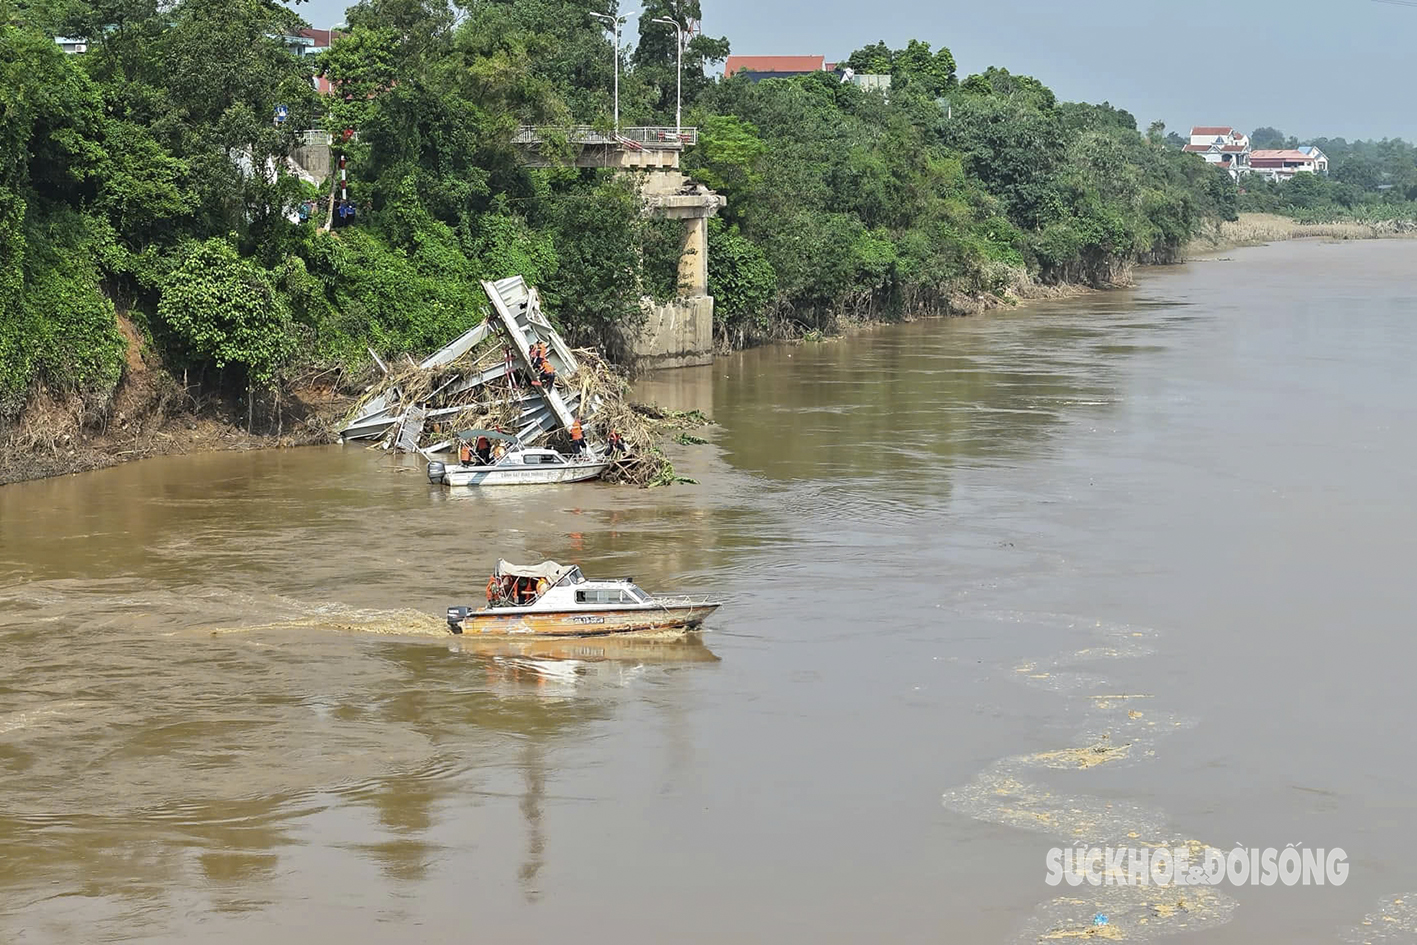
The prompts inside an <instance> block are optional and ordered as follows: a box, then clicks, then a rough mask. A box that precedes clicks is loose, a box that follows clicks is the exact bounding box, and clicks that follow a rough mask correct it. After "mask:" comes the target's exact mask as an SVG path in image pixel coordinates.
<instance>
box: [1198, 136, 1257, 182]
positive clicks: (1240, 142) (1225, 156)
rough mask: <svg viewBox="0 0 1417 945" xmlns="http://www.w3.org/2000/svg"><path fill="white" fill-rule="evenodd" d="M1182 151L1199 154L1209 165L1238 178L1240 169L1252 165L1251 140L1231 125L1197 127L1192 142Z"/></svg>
mask: <svg viewBox="0 0 1417 945" xmlns="http://www.w3.org/2000/svg"><path fill="white" fill-rule="evenodd" d="M1181 150H1182V151H1186V152H1189V153H1191V154H1199V155H1200V156H1201V157H1202V158H1204V159H1205V161H1206V163H1207V164H1218V165H1219V166H1220V167H1223V168H1224V169H1225V170H1226V171H1228V172H1229V173H1230V176H1231V177H1238V176H1239V173H1240V168H1244V167H1248V166H1249V164H1250V138H1249V136H1248V135H1245V134H1242V133H1241V132H1238V131H1236V130H1235V129H1234V128H1231V127H1230V126H1229V125H1197V126H1195V127H1194V128H1192V129H1191V141H1190V143H1189V144H1187V145H1186V146H1185V147H1183V148H1182V149H1181Z"/></svg>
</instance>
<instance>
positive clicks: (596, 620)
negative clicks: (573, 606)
mask: <svg viewBox="0 0 1417 945" xmlns="http://www.w3.org/2000/svg"><path fill="white" fill-rule="evenodd" d="M571 623H605V618H604V617H572V618H571Z"/></svg>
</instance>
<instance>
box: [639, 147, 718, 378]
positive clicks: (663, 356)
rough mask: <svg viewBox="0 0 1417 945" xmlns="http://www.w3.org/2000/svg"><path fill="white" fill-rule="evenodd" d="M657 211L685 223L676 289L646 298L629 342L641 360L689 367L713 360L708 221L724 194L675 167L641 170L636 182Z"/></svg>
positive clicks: (650, 207)
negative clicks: (661, 297)
mask: <svg viewBox="0 0 1417 945" xmlns="http://www.w3.org/2000/svg"><path fill="white" fill-rule="evenodd" d="M640 193H641V195H642V196H643V197H644V201H645V207H646V210H647V211H648V212H649V213H652V214H654V215H655V216H660V217H666V218H668V219H671V220H679V221H681V222H682V224H683V227H684V232H683V240H682V242H681V244H680V246H681V249H680V253H679V294H678V297H677V298H675V299H674V300H672V301H670V302H664V303H655V302H654V301H653V300H651V299H645V300H644V303H643V304H644V308H645V315H646V317H645V325H644V327H643V329H642V330H641V331H640V334H639V337H637V338H636V339H634V342H633V344H632V345H631V347H632V349H633V350H634V353H635V357H636V359H637V361H638V362H639V363H640V365H641V366H643V367H647V368H669V367H687V366H689V365H692V364H708V363H709V362H711V361H712V360H713V297H712V296H711V295H709V294H708V221H709V218H710V217H712V216H714V215H715V214H717V213H718V211H719V210H720V209H721V208H722V207H723V206H724V204H725V203H726V201H725V199H724V198H723V197H721V196H719V195H718V194H716V193H714V192H713V191H711V190H709V189H708V188H707V187H705V186H703V185H702V184H698V183H695V182H694V181H692V180H690V179H689V178H688V177H686V176H685V175H684V174H682V173H680V172H679V171H677V170H668V169H666V170H656V171H651V172H649V173H648V174H646V175H645V180H644V182H643V184H642V186H641V188H640Z"/></svg>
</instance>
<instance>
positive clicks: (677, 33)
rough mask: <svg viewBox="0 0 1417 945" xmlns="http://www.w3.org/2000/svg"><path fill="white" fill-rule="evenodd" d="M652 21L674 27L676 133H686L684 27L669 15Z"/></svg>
mask: <svg viewBox="0 0 1417 945" xmlns="http://www.w3.org/2000/svg"><path fill="white" fill-rule="evenodd" d="M650 22H652V23H663V24H664V25H665V26H672V27H674V69H675V73H676V75H675V79H674V133H675V134H676V135H678V136H680V137H683V135H684V27H682V26H680V25H679V23H678V22H677V21H675V20H671V19H670V18H669V17H667V16H657V17H655V18H654V19H653V20H651V21H650Z"/></svg>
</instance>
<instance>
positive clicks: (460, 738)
mask: <svg viewBox="0 0 1417 945" xmlns="http://www.w3.org/2000/svg"><path fill="white" fill-rule="evenodd" d="M1232 257H1233V258H1231V259H1228V260H1217V261H1208V262H1198V263H1194V264H1191V265H1190V266H1188V267H1185V268H1178V269H1171V270H1163V271H1154V272H1150V273H1146V274H1145V275H1144V276H1143V277H1142V280H1141V282H1140V284H1139V286H1138V287H1137V288H1135V289H1132V290H1126V291H1118V292H1112V293H1106V294H1097V295H1091V296H1088V297H1086V298H1081V299H1075V300H1070V301H1060V302H1054V303H1047V304H1039V305H1035V306H1031V307H1026V308H1023V309H1020V310H1018V311H1015V312H1007V313H1000V314H993V315H989V316H985V317H978V318H969V319H957V320H946V321H928V322H920V323H916V324H911V325H904V326H894V327H886V328H881V329H877V330H872V331H869V332H865V333H861V334H857V335H854V336H852V337H850V338H847V339H844V340H840V341H831V342H825V343H820V344H807V345H801V346H787V347H772V348H764V349H760V350H754V351H748V352H744V353H741V354H737V355H734V356H732V357H728V358H722V359H720V360H718V361H717V362H716V363H715V364H714V365H713V366H711V367H705V368H695V369H687V370H682V371H677V372H669V373H664V374H661V375H658V376H656V377H654V378H653V379H651V380H649V381H648V382H646V383H644V384H643V385H642V386H641V394H642V396H643V397H645V398H646V399H653V400H656V401H658V402H660V403H661V404H663V405H665V406H669V407H676V408H684V409H687V408H698V409H702V410H703V411H704V412H705V413H707V414H709V415H711V416H712V417H713V418H714V419H715V420H716V421H717V426H716V428H713V430H712V432H711V439H712V442H711V444H710V445H706V446H690V447H685V448H682V449H680V450H679V464H680V467H681V471H685V472H687V473H688V474H690V475H693V476H694V477H696V478H698V479H699V480H700V482H701V484H700V485H697V486H688V485H686V486H677V487H674V488H671V489H667V490H655V491H642V490H635V489H625V488H613V487H607V486H602V485H596V484H586V485H576V486H564V487H553V488H548V489H535V488H532V489H525V490H520V491H515V492H513V491H507V492H493V491H488V492H486V493H482V494H470V495H451V494H448V493H446V492H444V491H443V490H440V489H436V488H430V487H429V486H428V485H427V483H426V482H425V481H424V478H423V474H422V470H421V468H420V467H419V465H418V464H416V463H413V462H409V461H403V462H401V461H399V460H396V459H391V458H390V457H387V456H385V455H382V454H378V453H374V452H370V451H367V450H364V449H359V448H338V447H331V448H317V449H302V450H290V451H270V452H260V453H245V454H221V455H204V456H187V457H172V458H163V459H154V460H148V461H144V462H141V463H134V464H131V465H127V466H122V467H117V468H114V469H109V470H103V471H100V472H95V473H88V474H83V475H78V476H72V477H68V478H63V479H56V480H50V481H44V482H33V483H22V484H18V485H11V486H5V487H0V941H4V942H23V943H68V942H130V941H140V942H162V943H169V942H170V943H177V942H183V943H189V942H207V941H253V942H254V941H259V942H261V943H263V945H278V943H287V942H288V943H309V942H338V943H341V945H360V943H376V942H378V943H383V942H391V941H406V942H412V941H418V942H453V941H459V942H462V941H470V940H474V939H480V940H485V941H495V942H547V941H553V940H557V939H560V940H564V941H572V940H585V941H592V942H598V941H607V942H608V941H614V942H621V943H640V942H643V943H659V942H666V941H674V942H680V943H695V942H703V943H722V942H731V941H743V942H811V943H838V942H840V943H856V942H864V941H881V942H905V941H911V942H919V941H939V942H962V943H963V942H968V943H990V942H1001V943H1011V942H1031V941H1035V940H1037V939H1038V938H1039V937H1040V936H1045V937H1047V936H1051V937H1053V938H1062V939H1064V940H1068V939H1071V938H1074V937H1077V938H1103V939H1107V940H1118V941H1152V940H1157V939H1160V938H1163V937H1164V938H1169V939H1170V940H1172V941H1176V942H1215V943H1256V942H1283V943H1305V942H1345V943H1347V942H1365V941H1370V942H1384V943H1386V942H1394V943H1396V942H1406V943H1411V942H1417V922H1414V915H1415V914H1417V895H1414V896H1412V898H1411V903H1412V904H1411V905H1409V904H1408V900H1407V899H1405V898H1404V896H1405V894H1407V893H1409V892H1411V891H1413V890H1417V809H1414V801H1413V798H1414V796H1415V795H1417V729H1414V726H1413V724H1412V708H1413V705H1414V696H1413V691H1414V686H1413V672H1414V665H1417V637H1414V634H1413V627H1414V622H1417V621H1414V617H1417V579H1414V574H1413V566H1414V561H1417V554H1414V552H1417V540H1415V539H1414V536H1417V514H1414V505H1413V496H1414V494H1417V370H1415V369H1414V364H1415V363H1417V281H1414V278H1413V274H1414V273H1417V241H1413V242H1403V241H1392V242H1374V243H1349V244H1323V243H1311V242H1304V243H1290V244H1283V245H1277V246H1272V247H1264V248H1257V249H1251V250H1243V251H1237V252H1235V253H1233V254H1232ZM499 556H505V557H508V558H511V559H518V558H521V559H537V560H539V559H541V558H543V557H549V558H555V559H559V560H563V561H567V560H569V561H575V562H579V563H581V564H582V565H583V566H584V568H585V570H586V571H587V572H589V573H591V574H608V575H617V576H618V575H625V574H630V575H633V576H634V577H635V579H636V580H637V581H638V583H640V584H642V585H643V586H645V587H647V588H650V589H663V590H686V591H717V592H721V593H722V594H724V595H725V596H726V597H727V598H728V604H727V605H726V606H725V607H724V608H723V609H722V611H720V613H719V614H718V615H716V616H715V617H714V618H712V619H711V621H710V623H709V632H708V633H705V634H704V635H703V638H702V642H699V641H696V640H690V641H689V642H685V643H678V644H662V643H642V644H622V645H618V646H617V645H611V644H605V643H598V642H595V641H583V643H582V644H569V645H567V646H565V647H562V648H559V649H556V650H554V651H548V652H543V653H529V652H516V651H511V650H498V649H492V650H488V649H486V648H479V647H477V646H475V645H474V644H473V643H471V642H468V641H466V640H457V639H454V638H452V637H451V636H449V635H448V634H447V633H446V631H445V629H444V628H443V626H442V624H441V623H440V620H439V617H438V615H439V614H440V613H441V611H442V610H443V608H444V607H446V606H447V605H448V604H450V603H464V602H467V603H476V601H477V598H478V597H479V596H480V594H481V590H482V586H483V583H484V581H485V576H486V573H487V571H488V569H489V568H490V566H491V565H492V563H493V562H494V560H495V559H496V558H497V557H499ZM1074 749H1081V751H1075V750H1074ZM1076 842H1083V843H1106V842H1112V843H1131V844H1133V845H1141V844H1155V843H1166V844H1177V843H1195V844H1210V845H1213V846H1215V847H1219V848H1222V849H1226V850H1228V849H1230V848H1231V847H1232V846H1234V845H1236V844H1240V845H1244V846H1252V847H1261V848H1263V847H1280V848H1282V847H1284V846H1285V845H1286V844H1289V843H1296V844H1300V845H1302V846H1305V847H1325V848H1329V847H1334V846H1341V847H1343V848H1344V849H1345V850H1346V851H1347V854H1348V857H1349V863H1350V866H1351V872H1350V875H1349V877H1348V880H1347V882H1346V883H1344V884H1343V885H1341V886H1331V885H1327V886H1323V887H1305V886H1295V887H1292V888H1291V887H1286V886H1283V885H1276V886H1273V887H1264V886H1253V887H1251V886H1244V887H1233V886H1221V887H1215V888H1213V889H1212V888H1205V889H1200V890H1194V889H1193V890H1189V891H1184V892H1182V893H1178V892H1177V891H1175V890H1161V891H1158V890H1157V889H1155V888H1150V889H1139V888H1122V887H1114V888H1106V887H1103V888H1096V889H1094V888H1090V887H1087V886H1083V887H1079V888H1078V889H1072V888H1069V887H1066V886H1065V887H1061V888H1059V887H1052V886H1048V885H1047V884H1046V883H1045V881H1044V880H1045V876H1046V870H1045V856H1046V854H1047V852H1048V850H1049V849H1050V848H1052V847H1055V846H1060V845H1064V844H1069V843H1076ZM1098 912H1101V913H1105V914H1108V915H1109V917H1110V923H1109V925H1108V926H1106V927H1105V928H1094V929H1093V931H1091V932H1089V931H1087V930H1086V926H1092V925H1094V923H1095V919H1094V913H1098ZM1365 920H1366V922H1367V923H1368V924H1366V925H1365V924H1364V922H1365ZM1050 940H1051V939H1050Z"/></svg>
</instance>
